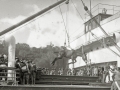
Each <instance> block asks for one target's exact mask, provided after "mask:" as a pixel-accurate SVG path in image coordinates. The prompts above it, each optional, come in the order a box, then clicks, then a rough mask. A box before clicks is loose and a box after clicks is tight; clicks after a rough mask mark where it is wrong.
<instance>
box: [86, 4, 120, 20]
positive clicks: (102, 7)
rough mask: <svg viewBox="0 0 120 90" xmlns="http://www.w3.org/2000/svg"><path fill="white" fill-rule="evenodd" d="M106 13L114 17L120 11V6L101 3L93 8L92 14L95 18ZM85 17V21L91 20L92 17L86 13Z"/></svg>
mask: <svg viewBox="0 0 120 90" xmlns="http://www.w3.org/2000/svg"><path fill="white" fill-rule="evenodd" d="M104 11H106V14H109V15H114V14H116V13H117V12H119V11H120V6H117V5H109V4H102V3H99V4H97V5H95V6H94V7H93V8H91V13H92V15H93V16H96V15H98V14H99V13H104ZM84 16H85V21H88V20H89V19H90V16H89V15H88V14H87V13H85V14H84Z"/></svg>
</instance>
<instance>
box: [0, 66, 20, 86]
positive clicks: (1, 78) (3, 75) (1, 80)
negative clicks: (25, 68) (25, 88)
mask: <svg viewBox="0 0 120 90" xmlns="http://www.w3.org/2000/svg"><path fill="white" fill-rule="evenodd" d="M0 70H1V71H0V84H1V85H9V84H8V83H9V78H11V79H10V81H12V84H11V85H18V82H19V81H18V79H19V78H20V77H19V72H16V71H18V69H16V68H14V67H0ZM3 70H5V71H3ZM8 70H13V73H8ZM8 74H12V76H9V77H8Z"/></svg>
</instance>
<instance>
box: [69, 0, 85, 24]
mask: <svg viewBox="0 0 120 90" xmlns="http://www.w3.org/2000/svg"><path fill="white" fill-rule="evenodd" d="M71 2H72V4H73V6H74V7H75V9H76V11H77V12H78V14H79V16H80V18H81V19H82V20H83V22H85V21H84V19H83V18H82V16H81V14H80V13H79V11H78V9H77V8H76V6H75V4H74V2H73V1H72V0H71Z"/></svg>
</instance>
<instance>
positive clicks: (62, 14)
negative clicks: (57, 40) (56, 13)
mask: <svg viewBox="0 0 120 90" xmlns="http://www.w3.org/2000/svg"><path fill="white" fill-rule="evenodd" d="M59 9H60V13H61V16H62V20H63V23H64V27H65V31H66V33H65V42H64V45H66V34H67V27H66V25H65V21H64V18H63V14H62V10H61V8H60V5H59Z"/></svg>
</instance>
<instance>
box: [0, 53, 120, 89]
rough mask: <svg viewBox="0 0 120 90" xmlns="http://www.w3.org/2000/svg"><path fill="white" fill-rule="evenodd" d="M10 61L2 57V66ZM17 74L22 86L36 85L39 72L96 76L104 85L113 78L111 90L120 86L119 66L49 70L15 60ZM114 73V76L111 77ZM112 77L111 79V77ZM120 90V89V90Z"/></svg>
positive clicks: (0, 58)
mask: <svg viewBox="0 0 120 90" xmlns="http://www.w3.org/2000/svg"><path fill="white" fill-rule="evenodd" d="M7 63H8V60H7V56H6V55H0V65H1V66H2V65H6V66H7ZM15 67H16V72H19V74H18V76H19V78H18V81H19V82H20V84H35V80H36V78H37V77H36V76H37V70H38V71H39V70H40V71H41V73H40V75H67V76H91V77H93V76H95V77H99V81H100V82H102V83H105V82H106V77H108V83H111V80H110V78H112V82H113V83H112V85H111V90H117V89H118V88H119V85H120V68H118V67H117V65H109V64H106V65H105V66H96V65H94V66H90V65H89V66H86V67H83V68H79V69H74V68H73V69H70V68H69V69H67V70H64V69H63V68H59V69H55V68H53V69H49V68H37V67H36V65H35V63H34V62H32V60H30V59H29V60H28V59H27V60H26V59H19V58H17V57H16V58H15ZM3 71H4V72H7V70H3V69H0V72H3ZM111 73H112V75H110V74H111ZM3 75H4V76H7V74H2V73H0V76H3ZM110 76H111V77H110ZM0 80H7V77H6V78H2V77H1V78H0ZM119 89H120V88H119Z"/></svg>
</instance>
